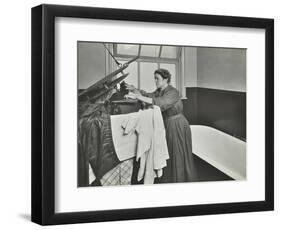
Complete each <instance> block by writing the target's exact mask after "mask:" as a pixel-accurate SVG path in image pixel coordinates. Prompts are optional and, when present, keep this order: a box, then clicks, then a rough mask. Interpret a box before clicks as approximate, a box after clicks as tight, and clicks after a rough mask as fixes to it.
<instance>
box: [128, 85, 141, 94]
mask: <svg viewBox="0 0 281 230" xmlns="http://www.w3.org/2000/svg"><path fill="white" fill-rule="evenodd" d="M125 86H126V89H127V90H129V91H130V92H133V93H136V94H140V91H139V90H138V89H137V88H136V87H135V86H134V85H129V84H127V83H126V84H125Z"/></svg>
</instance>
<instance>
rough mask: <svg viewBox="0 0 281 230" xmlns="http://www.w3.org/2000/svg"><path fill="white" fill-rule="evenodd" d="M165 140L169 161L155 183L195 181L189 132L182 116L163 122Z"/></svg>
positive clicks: (186, 122) (185, 120) (188, 127)
mask: <svg viewBox="0 0 281 230" xmlns="http://www.w3.org/2000/svg"><path fill="white" fill-rule="evenodd" d="M164 122H165V127H166V139H167V145H168V150H169V156H170V159H169V160H168V161H167V167H165V168H164V170H163V176H162V177H161V178H157V180H156V181H155V182H156V183H175V182H190V181H196V178H197V173H196V169H195V166H194V162H193V154H192V142H191V130H190V126H189V123H188V121H187V119H186V118H185V117H184V115H183V114H178V115H175V116H172V117H170V118H168V119H166V120H165V121H164Z"/></svg>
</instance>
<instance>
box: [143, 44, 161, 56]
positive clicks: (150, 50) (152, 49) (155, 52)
mask: <svg viewBox="0 0 281 230" xmlns="http://www.w3.org/2000/svg"><path fill="white" fill-rule="evenodd" d="M159 51H160V46H153V45H141V52H140V55H141V56H146V57H158V56H159Z"/></svg>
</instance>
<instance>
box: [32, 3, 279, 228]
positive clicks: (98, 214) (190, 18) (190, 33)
mask: <svg viewBox="0 0 281 230" xmlns="http://www.w3.org/2000/svg"><path fill="white" fill-rule="evenodd" d="M273 90H274V21H273V19H264V18H246V17H231V16H218V15H202V14H183V13H173V12H156V11H138V10H125V9H109V8H94V7H77V6H59V5H40V6H36V7H34V8H32V221H33V222H36V223H38V224H41V225H52V224H70V223H83V222H98V221H113V220H129V219H143V218H161V217H176V216H192V215H205V214H221V213H236V212H251V211H267V210H273V208H274V183H273V182H274V175H273V172H274V162H273V160H274V155H273V154H274V91H273Z"/></svg>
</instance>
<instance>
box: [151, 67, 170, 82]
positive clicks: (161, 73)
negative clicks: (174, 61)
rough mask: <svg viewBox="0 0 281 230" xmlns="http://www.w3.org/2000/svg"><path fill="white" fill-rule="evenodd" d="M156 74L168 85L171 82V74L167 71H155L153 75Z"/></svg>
mask: <svg viewBox="0 0 281 230" xmlns="http://www.w3.org/2000/svg"><path fill="white" fill-rule="evenodd" d="M156 73H158V74H159V75H161V77H162V78H163V79H167V82H168V83H170V81H171V74H170V72H169V71H168V70H166V69H157V70H155V71H154V74H156Z"/></svg>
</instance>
